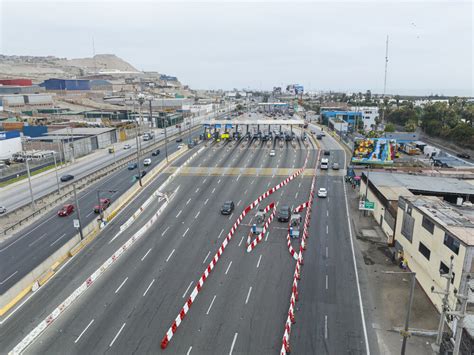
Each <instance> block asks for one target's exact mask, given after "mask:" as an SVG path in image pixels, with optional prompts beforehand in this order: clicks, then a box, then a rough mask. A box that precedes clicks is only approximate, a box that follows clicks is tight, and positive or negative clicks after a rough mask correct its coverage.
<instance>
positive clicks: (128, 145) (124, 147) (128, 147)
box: [123, 144, 132, 149]
mask: <svg viewBox="0 0 474 355" xmlns="http://www.w3.org/2000/svg"><path fill="white" fill-rule="evenodd" d="M130 148H132V146H131V145H130V144H125V145H124V146H123V149H130Z"/></svg>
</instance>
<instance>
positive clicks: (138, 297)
mask: <svg viewBox="0 0 474 355" xmlns="http://www.w3.org/2000/svg"><path fill="white" fill-rule="evenodd" d="M257 145H258V147H257V148H255V144H254V142H251V143H250V145H249V144H248V142H245V141H240V142H238V143H237V144H236V143H227V144H221V143H219V144H213V145H212V146H210V147H208V148H206V149H205V150H204V152H202V153H201V154H200V155H199V156H198V157H197V158H196V159H195V160H193V161H192V163H191V166H194V167H201V168H205V167H208V168H209V170H208V171H209V173H211V172H212V173H211V174H209V173H207V174H206V173H200V174H194V175H186V174H182V175H178V176H177V177H176V179H174V180H173V182H172V183H171V184H170V185H168V186H167V188H166V190H167V192H169V193H171V192H172V191H175V190H176V189H178V190H177V191H178V192H177V194H176V195H175V197H174V198H173V200H172V201H171V202H170V204H169V205H168V206H167V208H166V209H165V210H164V212H163V214H162V215H161V216H160V218H159V219H158V221H157V222H155V223H154V224H153V225H152V227H151V229H150V230H148V231H147V233H146V234H145V235H144V237H143V238H142V239H141V240H140V241H139V242H138V243H137V244H136V245H135V246H133V247H132V248H131V249H130V250H128V251H127V252H126V254H125V255H123V257H122V258H121V259H120V260H119V261H118V262H117V263H116V264H114V265H113V266H112V267H111V268H110V269H109V270H108V271H107V272H106V273H105V274H104V275H103V276H102V277H101V278H100V279H99V280H98V281H97V282H96V283H95V284H94V285H93V286H92V287H91V288H90V289H89V290H88V291H87V292H86V293H85V294H84V295H82V296H81V298H80V299H79V300H78V301H76V302H75V303H74V304H73V305H72V306H71V307H70V309H68V310H67V311H66V312H65V313H64V314H63V315H62V316H61V317H60V318H59V319H58V320H57V321H56V322H55V323H53V324H52V325H51V326H50V327H49V328H48V329H47V330H46V331H45V332H44V333H43V334H42V335H41V336H40V338H38V339H37V341H36V342H35V343H33V344H32V345H31V346H30V347H29V348H28V349H27V352H28V353H65V352H66V353H77V354H79V353H81V354H82V353H106V352H109V353H124V354H129V353H158V352H162V350H161V349H160V342H161V339H162V337H163V335H164V334H165V332H166V331H167V329H168V327H169V326H170V325H171V323H172V321H173V320H174V318H175V317H176V315H177V314H178V312H179V311H180V309H181V307H182V306H183V304H184V302H185V300H186V298H187V297H188V296H189V294H190V292H191V290H192V288H193V287H194V284H195V282H196V281H197V280H198V278H199V276H200V275H201V273H202V272H203V271H204V269H205V267H206V266H207V264H208V263H209V262H210V260H211V258H212V257H213V255H214V254H215V252H216V251H217V249H218V248H219V246H220V245H221V243H222V240H223V237H224V236H225V235H226V233H227V232H228V231H229V229H230V227H231V225H232V224H233V223H234V221H235V219H236V218H237V216H238V215H239V214H240V212H241V211H242V209H243V208H245V206H247V205H248V204H250V203H251V202H252V201H253V200H255V198H257V197H258V196H259V195H260V194H262V193H263V192H265V191H266V190H267V189H268V188H270V187H272V186H274V185H276V184H278V183H279V182H280V181H281V180H283V179H284V178H285V176H279V175H278V173H279V172H281V171H280V170H277V169H283V168H294V169H297V168H300V167H301V166H302V165H303V162H304V159H305V157H306V153H307V150H306V149H305V148H304V145H302V144H301V142H299V141H298V144H297V148H296V149H293V148H292V147H291V146H290V145H288V144H286V143H285V144H284V147H283V148H279V147H278V146H277V147H276V156H274V157H271V156H269V149H271V147H270V148H267V147H266V145H263V146H262V145H261V144H260V143H258V144H257ZM328 148H329V149H330V147H328ZM309 154H310V159H309V164H308V166H307V169H308V170H311V168H312V167H314V166H315V164H316V161H315V159H316V156H317V151H316V150H315V149H310V150H309ZM332 159H334V161H338V162H339V164H340V166H341V167H343V166H344V158H343V152H342V151H338V152H336V151H334V152H333V151H331V160H332ZM177 165H179V162H178V163H177ZM232 167H238V168H241V170H239V172H238V173H236V172H235V169H232ZM211 168H212V169H211ZM216 168H221V169H220V170H218V169H216ZM245 168H261V170H258V176H256V175H254V176H246V175H245ZM265 168H271V169H268V170H264V169H265ZM216 171H218V172H219V173H217V174H216ZM268 171H273V172H274V175H273V174H270V173H268ZM320 175H321V176H320V177H319V178H318V179H317V183H318V187H319V186H325V187H327V188H328V190H329V198H327V199H325V200H323V199H316V200H315V204H314V209H313V215H312V220H311V229H310V237H309V239H308V249H307V251H306V254H305V265H304V266H303V269H302V270H303V271H302V278H301V282H300V302H299V303H298V304H297V309H298V310H297V312H296V324H295V325H294V326H293V331H292V337H291V346H292V349H293V351H294V352H295V353H320V352H321V353H331V354H334V353H354V354H359V353H360V354H363V353H365V343H364V335H363V334H362V330H361V315H360V309H359V305H358V296H357V286H356V284H355V277H354V269H353V266H352V264H351V262H352V259H351V254H350V244H349V234H348V226H347V217H346V215H345V209H344V208H343V206H344V193H343V175H344V171H343V170H340V171H332V170H331V171H328V172H323V173H320ZM160 183H161V182H160V179H157V180H156V181H154V182H153V184H152V186H149V188H148V189H149V191H150V192H151V191H152V190H153V189H156V188H157V187H158V186H159V184H160ZM310 184H311V177H310V176H302V177H301V176H300V177H298V178H297V179H295V180H293V181H292V182H290V183H289V184H288V185H286V186H285V187H283V188H282V189H280V190H279V191H278V192H276V193H275V194H273V195H270V196H269V197H268V198H267V199H265V200H264V201H262V203H261V207H264V206H266V205H267V204H268V203H270V202H271V201H275V202H277V203H279V204H283V203H284V204H289V205H290V206H296V205H298V204H301V203H303V202H304V201H306V200H307V199H308V194H309V188H310ZM138 200H140V197H139V198H138ZM226 200H233V201H234V203H235V205H236V209H235V211H234V214H233V215H231V216H223V215H221V214H220V213H219V209H220V206H221V204H222V203H223V202H224V201H226ZM134 203H136V204H139V201H136V202H134ZM158 204H159V203H158V202H154V204H153V205H152V206H150V207H149V208H148V209H147V210H146V211H145V212H144V213H143V214H142V215H141V216H140V217H139V218H138V219H137V221H136V222H135V223H134V224H133V225H132V226H131V227H130V228H129V230H127V232H126V233H122V234H121V235H119V236H118V237H116V233H117V231H118V230H119V227H120V224H121V223H123V222H124V221H125V220H126V219H127V218H128V216H129V215H130V213H133V211H134V209H136V206H130V207H127V208H126V209H125V210H124V212H123V213H122V214H120V215H119V216H118V217H117V219H116V220H115V221H114V222H112V223H111V224H110V225H109V226H108V227H107V229H106V230H105V231H104V232H103V233H102V235H101V236H100V237H99V238H97V239H96V240H95V241H94V242H93V243H92V244H91V245H90V246H89V247H88V248H87V249H86V250H84V251H83V252H81V253H80V254H78V255H77V256H76V257H75V258H73V259H72V260H71V261H70V262H69V263H68V264H67V265H65V266H64V268H63V269H62V270H61V271H60V272H59V273H58V274H57V276H56V277H54V278H53V279H52V280H51V281H50V282H49V283H48V284H47V285H46V287H44V288H42V289H40V290H39V291H38V292H37V294H35V295H34V296H33V297H32V298H31V300H29V301H28V302H26V303H25V304H24V305H23V307H22V308H21V309H19V310H18V311H17V312H16V313H14V314H13V315H12V316H11V318H10V319H7V320H5V321H4V325H3V326H2V327H1V328H0V349H7V350H10V349H12V348H13V347H14V346H15V345H16V344H17V343H18V342H19V341H21V339H22V338H23V337H24V336H25V335H26V334H27V333H28V332H29V331H31V329H32V328H33V327H34V326H35V325H36V324H37V323H38V322H39V321H40V320H42V319H43V318H45V317H46V316H47V315H48V314H49V313H50V312H51V311H52V309H54V308H55V306H56V305H57V304H59V303H60V302H61V301H62V300H64V299H65V298H66V297H67V296H68V295H69V294H70V293H71V292H72V291H73V290H74V289H75V288H76V287H77V286H78V285H79V284H80V283H81V282H82V281H84V280H85V279H86V278H87V276H89V275H90V274H91V273H92V272H93V271H94V270H95V269H97V267H98V266H99V265H100V264H101V263H102V262H103V261H104V260H105V259H106V258H107V257H108V256H110V255H111V254H112V253H113V252H114V251H115V250H116V249H117V248H119V247H120V245H122V244H123V243H124V242H125V241H126V240H127V239H128V238H130V236H131V235H132V234H133V233H134V232H135V231H136V230H138V229H139V228H140V227H141V226H142V225H143V224H144V223H146V221H147V220H148V219H149V218H150V216H151V215H152V214H153V213H154V211H156V209H157V208H158ZM254 213H255V210H254V212H252V213H250V214H249V215H247V217H246V218H245V219H244V221H243V222H242V224H241V225H240V227H239V229H238V230H237V233H236V234H235V235H234V237H233V239H232V240H231V242H230V244H229V246H228V247H227V248H226V250H225V252H224V254H223V256H222V257H221V259H220V260H219V262H218V264H217V265H216V267H215V268H214V270H213V271H212V273H211V275H210V277H209V278H208V280H207V281H206V282H205V284H204V286H203V288H202V290H201V292H200V293H199V294H198V296H197V298H196V300H195V302H194V304H193V306H192V307H191V310H190V311H189V313H188V315H187V317H186V319H185V320H184V321H183V323H182V324H181V326H180V327H179V328H178V331H177V333H176V334H175V336H174V337H173V339H172V341H171V342H170V344H169V346H168V349H167V350H165V351H164V352H169V353H173V354H174V353H179V354H227V353H234V354H238V353H248V354H273V353H278V352H279V350H280V348H281V339H282V335H283V327H284V323H285V320H286V317H287V314H286V313H287V311H288V306H289V298H290V293H291V283H292V275H293V272H294V266H295V261H294V260H293V259H292V258H291V256H290V254H289V252H288V249H287V246H286V233H287V228H288V225H287V223H279V222H277V221H276V219H275V220H274V221H273V222H272V224H271V225H270V229H269V232H268V234H267V236H266V238H265V241H262V243H260V244H259V245H258V246H257V247H256V248H255V249H254V250H253V251H252V252H251V253H247V252H246V248H245V239H246V236H247V234H248V231H249V227H250V225H251V221H252V217H253V216H254ZM298 242H299V241H297V242H295V247H296V245H297V244H298ZM326 247H327V249H326ZM326 250H327V253H326ZM326 275H327V276H328V287H327V288H326Z"/></svg>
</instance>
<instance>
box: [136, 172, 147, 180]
mask: <svg viewBox="0 0 474 355" xmlns="http://www.w3.org/2000/svg"><path fill="white" fill-rule="evenodd" d="M140 175H141V177H144V176H145V175H146V170H142V171H140ZM139 178H140V177H139V176H138V174H137V175H135V179H137V180H138V179H139Z"/></svg>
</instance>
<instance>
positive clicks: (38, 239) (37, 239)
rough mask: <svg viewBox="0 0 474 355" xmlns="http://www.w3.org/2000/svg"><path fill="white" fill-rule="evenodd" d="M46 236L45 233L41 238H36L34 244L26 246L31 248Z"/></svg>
mask: <svg viewBox="0 0 474 355" xmlns="http://www.w3.org/2000/svg"><path fill="white" fill-rule="evenodd" d="M46 236H47V233H44V234H43V235H42V236H41V237H39V238H36V239H35V241H34V242H32V243H30V244H28V246H29V247H31V246H33V245H35V244H36V243H38V242H39V241H40V240H41V239H43V238H44V237H46Z"/></svg>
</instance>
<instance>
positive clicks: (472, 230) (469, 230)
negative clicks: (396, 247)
mask: <svg viewBox="0 0 474 355" xmlns="http://www.w3.org/2000/svg"><path fill="white" fill-rule="evenodd" d="M398 215H399V216H400V218H398V219H397V224H396V230H395V237H396V239H397V240H398V241H399V243H400V246H401V249H400V253H401V256H402V257H403V258H405V259H406V260H407V261H408V267H409V269H410V270H411V271H413V272H416V279H417V281H418V282H419V284H420V286H421V287H422V288H423V290H424V291H425V293H426V294H427V295H428V297H429V298H430V300H431V302H433V304H434V305H435V306H436V308H437V309H438V311H441V307H442V295H439V294H436V293H433V292H432V291H431V288H432V287H434V289H435V290H437V291H439V290H444V289H445V287H446V278H444V277H442V276H441V275H443V274H448V272H449V267H450V263H451V258H452V262H453V269H452V270H453V279H452V280H451V284H452V285H451V288H450V293H449V302H448V304H449V306H450V308H451V309H452V310H456V304H457V300H456V297H455V293H454V292H455V291H454V290H458V291H459V290H462V289H463V288H462V287H461V286H463V284H464V282H466V281H467V279H466V276H467V274H469V273H473V272H474V262H473V259H474V209H473V207H472V204H469V205H468V206H453V205H451V204H449V203H447V202H444V201H442V200H440V199H439V198H437V197H432V196H409V197H400V199H399V201H398ZM448 324H449V325H450V327H451V328H453V322H448Z"/></svg>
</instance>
